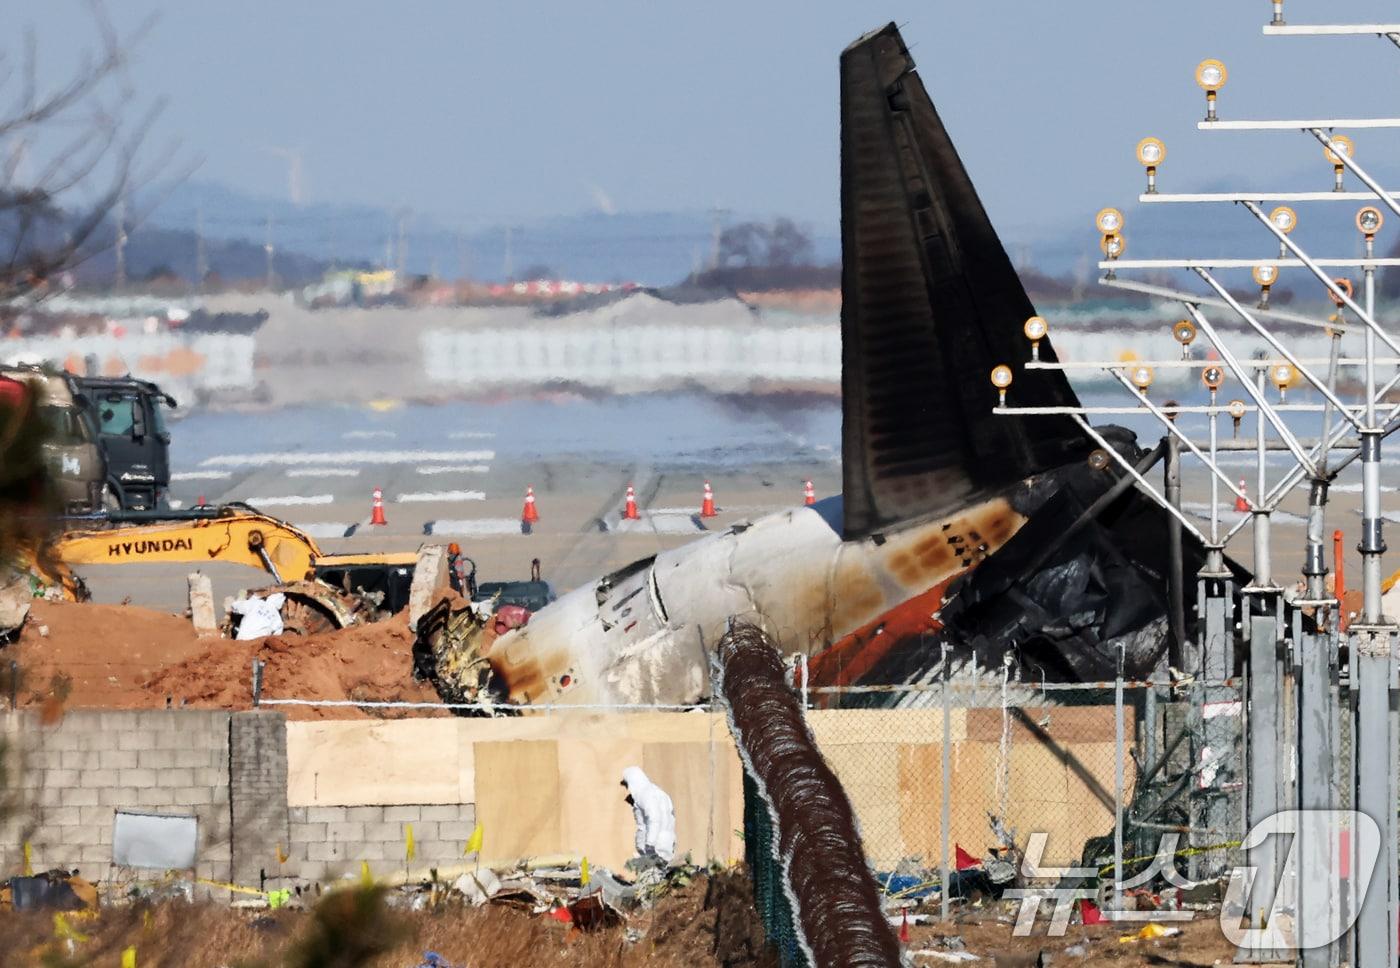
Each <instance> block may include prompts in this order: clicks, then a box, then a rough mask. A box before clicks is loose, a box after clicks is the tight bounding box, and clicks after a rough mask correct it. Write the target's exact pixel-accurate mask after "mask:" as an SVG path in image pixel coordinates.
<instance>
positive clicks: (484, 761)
mask: <svg viewBox="0 0 1400 968" xmlns="http://www.w3.org/2000/svg"><path fill="white" fill-rule="evenodd" d="M474 752H475V756H476V770H475V779H476V796H475V803H476V819H477V823H479V824H481V827H482V833H483V836H484V838H485V841H484V844H483V847H482V854H483V856H485V857H486V858H489V859H500V860H514V859H516V858H520V857H538V856H541V855H545V854H551V853H557V852H558V851H559V850H560V849H561V847H562V837H561V830H560V827H561V822H560V803H561V801H560V794H561V787H560V783H559V754H558V749H557V744H556V743H554V741H552V740H523V741H507V742H498V743H477V744H476V749H475V751H474Z"/></svg>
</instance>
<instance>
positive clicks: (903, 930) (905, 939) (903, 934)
mask: <svg viewBox="0 0 1400 968" xmlns="http://www.w3.org/2000/svg"><path fill="white" fill-rule="evenodd" d="M901 913H902V914H903V915H904V920H903V921H901V922H900V925H899V943H900V944H908V943H909V909H908V908H904V910H903V911H902V912H901Z"/></svg>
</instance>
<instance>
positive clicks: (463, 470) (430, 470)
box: [416, 464, 491, 474]
mask: <svg viewBox="0 0 1400 968" xmlns="http://www.w3.org/2000/svg"><path fill="white" fill-rule="evenodd" d="M490 470H491V466H490V465H489V464H433V465H431V466H428V467H419V468H416V472H417V473H419V474H486V473H488V472H490Z"/></svg>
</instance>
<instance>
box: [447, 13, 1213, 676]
mask: <svg viewBox="0 0 1400 968" xmlns="http://www.w3.org/2000/svg"><path fill="white" fill-rule="evenodd" d="M841 196H842V247H843V276H842V311H841V325H842V346H843V359H842V391H843V402H842V406H843V431H842V433H843V461H844V465H843V473H844V494H843V495H842V496H841V497H837V498H832V499H828V500H827V501H824V502H820V503H819V504H817V505H816V506H815V507H808V508H798V509H794V510H791V511H783V512H779V513H777V514H774V515H770V516H768V517H765V518H761V519H759V520H757V521H754V522H752V523H744V524H738V525H735V526H733V527H731V528H730V529H728V530H727V531H724V532H722V533H717V534H713V535H708V536H706V537H704V538H701V539H700V540H698V541H696V542H694V543H692V544H690V545H687V546H685V547H682V548H678V549H675V550H673V551H668V552H665V553H662V554H659V555H657V556H656V557H655V558H652V559H647V560H644V561H640V562H637V563H635V564H634V565H632V566H630V567H628V568H624V569H622V570H621V571H618V572H617V573H615V574H613V575H610V576H607V577H605V578H603V579H600V580H599V581H597V582H594V583H591V584H589V585H586V586H584V587H582V588H579V589H577V590H575V591H574V592H572V593H570V594H567V595H565V596H564V597H562V598H560V599H559V600H558V601H556V602H554V603H553V604H551V605H549V606H547V607H546V608H544V609H542V610H541V611H539V612H538V613H536V614H535V615H534V616H533V617H532V618H531V619H530V621H529V623H528V624H527V625H526V626H524V627H523V628H516V629H512V630H509V631H506V632H505V633H504V634H500V635H499V636H497V635H496V634H494V632H493V630H492V629H489V628H486V627H476V630H475V631H473V632H471V633H470V634H467V635H465V636H464V637H462V638H460V639H457V640H454V641H453V642H450V643H444V642H441V641H439V642H437V643H433V644H432V646H433V647H432V651H433V652H435V653H436V655H437V665H438V667H439V668H440V669H441V668H462V669H469V670H472V673H471V676H470V677H466V678H464V679H463V680H461V681H458V682H456V683H455V684H454V683H451V682H449V683H446V689H445V691H446V692H447V693H448V694H450V695H451V697H452V698H473V697H474V693H475V692H476V691H478V690H479V689H480V688H481V687H482V681H481V677H480V675H479V673H480V672H481V671H482V669H483V665H484V664H489V667H490V676H489V677H488V678H489V679H490V689H491V691H492V693H493V695H494V697H495V698H499V699H508V700H509V701H511V702H517V703H539V702H561V703H563V702H576V703H689V702H694V701H697V700H699V699H702V698H704V697H706V696H708V694H709V690H710V668H711V666H710V652H711V651H712V650H713V648H714V647H715V644H716V643H717V642H718V641H719V638H720V636H721V635H722V633H723V631H724V629H725V627H726V624H727V623H728V621H729V619H730V618H731V617H736V618H740V619H743V620H745V621H749V622H752V623H753V624H755V625H757V626H759V627H760V628H761V629H762V630H763V631H764V632H765V633H766V634H767V635H768V636H769V637H770V638H772V639H774V640H775V641H777V642H778V643H779V645H780V647H781V648H782V649H783V650H785V651H789V652H802V653H805V654H806V655H807V656H808V657H809V660H810V661H809V669H810V672H811V677H812V678H811V681H812V682H813V683H814V684H818V685H822V684H865V683H896V682H908V681H917V680H918V679H920V678H922V677H925V676H927V675H929V674H930V673H931V672H932V671H933V670H934V669H935V668H937V666H938V663H939V662H940V659H941V655H942V651H943V649H942V644H943V643H948V644H950V645H951V646H952V647H953V652H954V657H955V661H957V662H959V663H961V664H962V665H964V666H966V665H968V664H977V665H986V666H988V667H993V668H995V667H999V666H1000V665H1001V663H1002V657H1003V655H1004V654H1005V653H1006V652H1007V651H1013V652H1015V654H1016V655H1017V657H1018V658H1019V659H1020V660H1021V661H1022V662H1023V663H1026V664H1029V665H1030V666H1034V667H1035V669H1036V670H1038V672H1032V673H1031V674H1032V675H1036V677H1037V678H1038V677H1040V676H1042V675H1043V676H1044V677H1045V678H1047V679H1054V680H1064V681H1084V680H1094V679H1101V678H1107V677H1110V676H1111V675H1112V674H1113V671H1114V669H1115V668H1116V660H1117V655H1118V648H1117V647H1118V645H1120V644H1122V645H1125V646H1127V649H1126V653H1127V667H1128V670H1127V671H1128V672H1129V674H1131V675H1139V674H1143V673H1146V672H1148V671H1150V670H1152V669H1153V668H1156V667H1158V666H1159V664H1160V663H1161V661H1162V660H1163V658H1164V655H1165V653H1166V648H1167V632H1166V621H1165V614H1166V609H1167V603H1166V601H1165V597H1166V595H1165V581H1164V579H1165V577H1166V575H1167V571H1168V568H1169V565H1168V562H1167V561H1166V560H1165V551H1164V546H1165V542H1164V541H1163V540H1162V538H1163V536H1164V535H1165V533H1166V528H1167V523H1168V520H1167V518H1166V516H1165V514H1163V513H1162V512H1161V511H1160V510H1158V509H1157V508H1156V507H1155V506H1154V505H1152V504H1151V503H1150V501H1149V500H1148V499H1147V498H1146V497H1145V496H1143V495H1140V494H1138V493H1137V492H1135V491H1133V490H1132V489H1126V490H1122V492H1121V493H1117V492H1115V493H1117V496H1116V497H1113V498H1112V499H1111V500H1110V499H1108V498H1104V500H1103V501H1102V502H1100V501H1099V498H1100V497H1102V496H1104V495H1105V492H1106V491H1108V490H1109V489H1110V488H1112V487H1113V486H1114V485H1115V484H1116V483H1117V482H1118V480H1119V477H1120V474H1119V472H1118V471H1117V470H1116V467H1115V465H1114V464H1113V463H1112V462H1104V461H1094V462H1092V463H1091V462H1090V461H1089V460H1088V458H1089V457H1090V455H1091V453H1092V451H1093V450H1094V447H1095V446H1096V445H1095V444H1094V443H1093V442H1092V441H1091V440H1090V439H1089V438H1088V437H1087V435H1085V434H1083V433H1082V432H1081V430H1080V429H1079V427H1078V426H1077V425H1076V424H1074V423H1073V422H1072V421H1071V420H1070V419H1069V418H1068V417H1063V416H1053V415H1051V416H1038V417H1033V418H1030V419H1027V418H1023V417H1007V416H997V415H996V414H994V413H993V410H994V408H995V407H996V404H997V394H996V391H995V390H994V389H993V388H992V387H991V385H990V383H989V381H988V375H989V373H990V371H991V369H992V368H993V367H994V366H996V365H999V364H1003V363H1005V364H1009V365H1010V366H1012V368H1013V369H1014V370H1015V372H1016V380H1015V384H1014V386H1013V388H1012V390H1011V393H1012V395H1013V396H1014V398H1015V400H1014V402H1015V403H1016V404H1017V405H1019V406H1032V405H1034V406H1075V405H1077V403H1078V401H1077V399H1076V397H1075V394H1074V391H1073V390H1072V389H1071V388H1070V386H1069V383H1068V381H1067V380H1066V379H1065V378H1064V374H1063V373H1062V372H1061V371H1058V370H1045V369H1027V368H1026V367H1025V366H1024V364H1025V363H1026V362H1028V361H1029V360H1030V356H1031V351H1030V345H1029V342H1028V341H1027V340H1026V339H1025V337H1024V335H1023V333H1022V327H1023V325H1024V323H1025V321H1026V319H1027V318H1028V317H1030V316H1032V315H1034V313H1035V310H1034V307H1033V306H1032V305H1031V302H1030V299H1029V298H1028V297H1027V295H1026V293H1025V289H1024V287H1023V286H1022V284H1021V281H1020V279H1019V277H1018V276H1017V275H1016V272H1015V270H1014V268H1013V267H1012V264H1011V261H1010V259H1009V258H1008V257H1007V254H1006V251H1005V249H1004V248H1003V246H1002V244H1001V241H1000V239H999V238H998V237H997V234H996V231H995V229H994V228H993V227H992V225H991V222H990V220H989V219H988V217H987V213H986V211H985V209H984V208H983V206H982V204H981V201H980V200H979V199H978V197H977V193H976V191H975V189H974V188H973V186H972V182H971V180H970V179H969V178H968V175H967V172H966V170H965V169H964V168H963V165H962V162H961V160H960V159H959V157H958V154H957V151H956V149H955V148H954V147H953V144H952V140H951V139H950V137H949V136H948V132H947V130H946V129H945V127H944V125H943V122H942V120H941V119H940V118H939V116H938V113H937V112H936V111H935V109H934V107H933V103H932V101H931V100H930V98H929V96H928V93H927V92H926V91H925V89H924V87H923V84H922V82H921V81H920V79H919V77H918V75H917V74H916V73H915V71H914V65H913V60H912V59H911V58H910V56H909V52H908V49H907V48H906V47H905V45H904V42H903V40H902V39H901V37H900V35H899V31H898V30H897V29H896V28H895V26H894V25H893V24H890V25H888V26H886V27H884V28H882V29H880V30H877V31H875V32H873V33H871V34H868V35H866V36H865V37H862V38H861V39H860V40H858V41H856V42H855V43H854V44H852V45H851V46H850V47H849V48H847V49H846V51H845V52H844V53H843V54H842V56H841ZM1040 358H1041V359H1042V360H1046V361H1052V360H1054V359H1055V355H1054V350H1053V348H1052V347H1051V346H1049V345H1048V341H1043V342H1042V343H1041V345H1040ZM1107 435H1108V436H1107V438H1106V439H1109V440H1111V441H1112V443H1113V445H1114V447H1115V448H1116V449H1118V450H1119V452H1120V453H1122V454H1123V455H1124V456H1125V457H1127V458H1128V459H1129V460H1130V461H1134V462H1135V461H1137V460H1139V459H1140V458H1141V457H1142V456H1143V452H1142V451H1141V450H1140V449H1139V448H1138V447H1137V444H1136V442H1135V440H1134V439H1133V437H1132V435H1131V434H1130V433H1128V432H1127V431H1122V430H1120V429H1118V428H1108V429H1107ZM1105 463H1106V464H1107V469H1104V466H1105ZM1200 558H1201V551H1200V549H1199V548H1191V547H1189V546H1188V549H1187V553H1186V561H1185V563H1184V564H1185V568H1186V570H1187V573H1188V574H1189V573H1192V572H1194V570H1195V568H1196V567H1197V565H1198V564H1199V561H1200ZM467 679H470V681H467ZM439 685H440V687H441V686H443V685H444V683H443V682H442V677H440V681H439Z"/></svg>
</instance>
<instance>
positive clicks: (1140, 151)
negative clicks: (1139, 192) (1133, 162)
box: [1137, 138, 1167, 195]
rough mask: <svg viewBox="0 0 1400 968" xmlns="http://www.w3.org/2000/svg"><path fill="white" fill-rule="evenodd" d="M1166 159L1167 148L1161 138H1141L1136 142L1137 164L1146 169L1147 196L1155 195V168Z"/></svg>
mask: <svg viewBox="0 0 1400 968" xmlns="http://www.w3.org/2000/svg"><path fill="white" fill-rule="evenodd" d="M1166 157H1167V146H1166V145H1164V144H1163V143H1162V139H1161V138H1143V139H1142V140H1141V141H1139V142H1138V146H1137V159H1138V164H1140V165H1142V167H1144V168H1146V169H1147V194H1149V195H1156V194H1157V166H1158V165H1160V164H1161V163H1162V162H1163V161H1165V160H1166Z"/></svg>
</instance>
